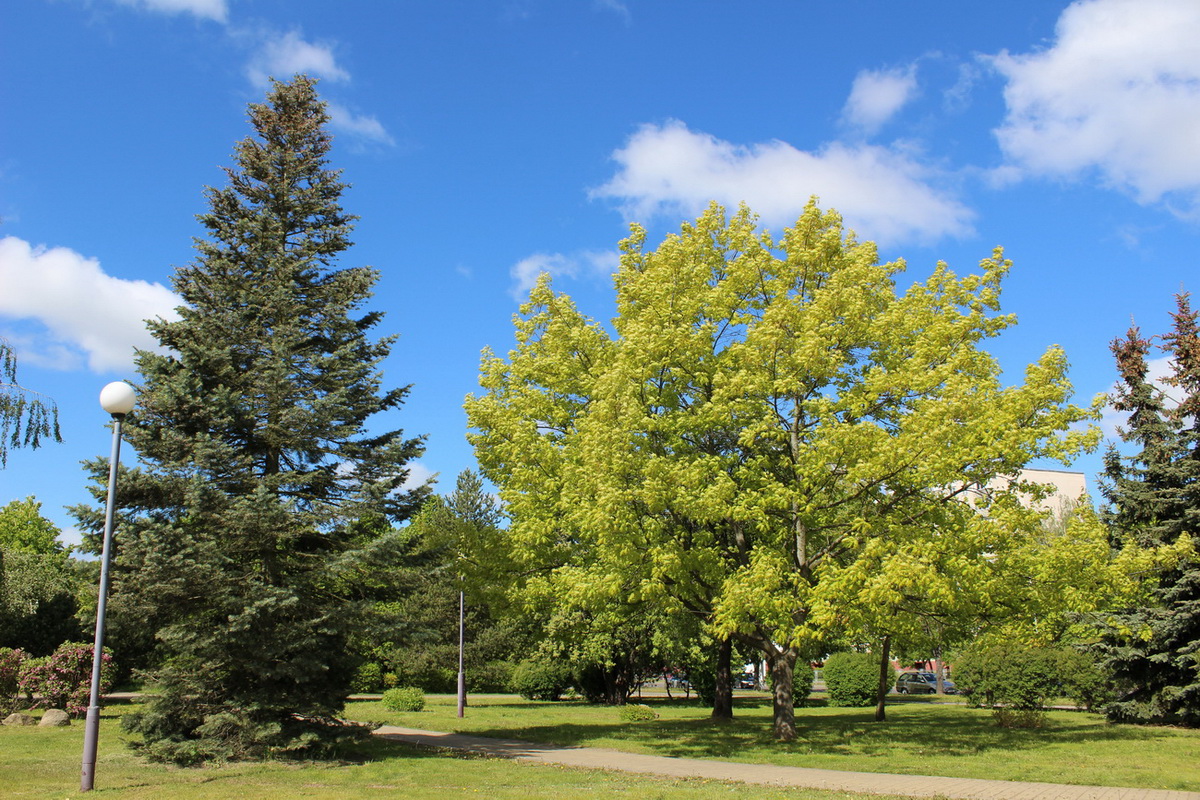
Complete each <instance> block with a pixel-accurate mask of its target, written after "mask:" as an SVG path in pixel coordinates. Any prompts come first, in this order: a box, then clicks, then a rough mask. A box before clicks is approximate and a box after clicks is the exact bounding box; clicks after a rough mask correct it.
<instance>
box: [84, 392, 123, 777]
mask: <svg viewBox="0 0 1200 800" xmlns="http://www.w3.org/2000/svg"><path fill="white" fill-rule="evenodd" d="M124 419H125V415H124V414H113V445H112V458H110V459H109V462H108V506H107V508H106V509H105V512H104V546H103V549H102V550H101V554H100V596H99V598H98V599H97V602H96V643H95V645H94V649H93V651H92V691H91V694H90V696H89V700H88V710H87V721H86V722H85V723H84V732H83V776H82V779H81V780H80V784H79V789H80V791H84V792H90V791H91V790H92V782H93V780H94V779H95V777H96V746H97V737H98V736H99V735H100V665H101V663H102V662H103V658H104V614H105V611H106V609H107V606H108V567H109V563H110V562H111V561H112V533H113V514H114V512H115V509H116V498H117V464H118V463H119V462H120V459H121V422H122V421H123V420H124Z"/></svg>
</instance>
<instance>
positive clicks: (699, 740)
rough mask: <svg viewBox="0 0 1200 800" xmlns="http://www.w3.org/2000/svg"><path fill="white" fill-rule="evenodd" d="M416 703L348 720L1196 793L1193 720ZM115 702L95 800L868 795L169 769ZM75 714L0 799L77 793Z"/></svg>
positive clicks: (1198, 738)
mask: <svg viewBox="0 0 1200 800" xmlns="http://www.w3.org/2000/svg"><path fill="white" fill-rule="evenodd" d="M428 700H429V703H428V705H427V707H426V710H425V711H422V712H419V713H408V714H399V713H395V712H390V711H387V710H385V709H384V708H383V707H382V705H380V704H379V703H378V702H373V701H359V702H352V703H350V704H349V705H348V706H347V717H349V718H352V719H358V720H363V721H373V722H378V723H388V724H395V725H402V726H407V727H414V728H426V729H432V730H443V731H450V730H456V731H462V732H469V733H476V734H482V735H490V736H499V737H509V738H523V739H531V740H535V741H545V742H555V743H559V744H566V745H594V746H603V747H612V748H616V749H620V750H627V751H631V752H643V753H656V754H659V755H667V756H685V757H696V758H711V759H726V760H733V761H746V762H751V763H775V764H786V765H794V766H809V767H824V768H830V769H842V770H863V771H876V772H901V773H920V774H931V775H950V776H969V777H979V778H995V779H1002V780H1034V781H1050V782H1061V783H1083V784H1102V785H1110V786H1129V787H1141V788H1170V789H1185V790H1192V791H1197V790H1200V767H1198V766H1197V763H1198V760H1197V759H1196V758H1195V753H1196V752H1200V731H1190V730H1182V729H1174V728H1142V727H1130V726H1114V725H1108V724H1107V723H1106V722H1104V720H1103V719H1102V718H1101V717H1099V716H1097V715H1093V714H1085V713H1079V712H1052V713H1051V714H1050V718H1049V723H1048V725H1047V726H1046V727H1045V728H1043V729H1040V730H1032V731H1028V730H1027V731H1009V730H1003V729H1000V728H996V727H995V725H994V724H993V723H992V720H991V716H990V714H989V713H988V712H986V711H981V710H976V709H968V708H966V707H963V706H957V705H951V704H945V703H936V702H928V701H924V700H902V701H898V702H896V703H895V704H893V705H891V706H889V709H888V721H887V722H885V723H882V724H880V723H876V722H874V721H873V720H872V712H871V710H870V709H835V708H825V707H821V706H817V707H810V708H804V709H799V710H798V713H797V720H798V722H799V726H800V738H799V739H798V740H797V741H796V742H792V743H789V744H781V743H778V742H775V741H773V740H772V739H771V736H770V720H771V712H770V705H769V701H767V700H766V699H765V698H764V697H757V696H742V697H739V698H738V700H737V705H736V709H735V714H736V718H735V719H734V721H733V722H726V723H717V722H713V721H712V720H711V719H710V718H709V716H708V709H706V708H704V707H702V706H700V705H699V704H698V703H687V702H680V701H673V702H669V701H666V700H665V699H647V700H646V702H647V704H648V705H651V706H652V707H653V708H655V710H657V711H658V712H659V714H660V715H661V716H660V718H659V719H658V720H656V721H653V722H636V723H627V722H621V721H620V719H619V717H618V712H617V710H616V709H613V708H607V707H602V706H588V705H585V704H583V703H579V702H574V701H571V702H562V703H539V702H529V701H524V700H521V699H519V698H516V697H513V696H510V695H490V696H473V697H472V698H471V705H470V706H469V707H468V708H467V712H466V717H465V718H463V719H461V720H460V719H458V718H457V717H456V716H455V700H454V697H452V696H441V695H432V696H430V697H429V698H428ZM128 708H130V706H127V705H120V704H113V705H111V706H109V707H107V708H106V709H105V711H104V715H103V718H102V729H101V738H100V757H99V760H98V763H97V767H96V791H95V792H94V793H93V796H95V797H97V798H103V797H114V798H158V797H169V798H171V800H191V799H192V798H237V799H238V800H254V799H256V798H278V797H313V798H367V797H388V796H400V795H403V796H405V797H410V798H441V797H478V796H484V797H488V798H489V800H490V798H555V800H569V799H571V798H585V797H597V796H616V797H630V798H634V797H636V798H685V797H686V798H698V799H699V800H708V798H792V799H793V800H832V798H839V797H846V798H849V797H863V796H859V795H850V794H843V793H837V792H819V791H813V790H799V789H794V790H792V789H774V788H769V787H763V786H747V785H740V784H727V783H721V782H718V781H704V780H678V779H662V778H651V777H642V776H633V775H624V774H620V773H607V772H601V771H586V770H575V769H568V768H561V767H550V766H537V765H529V764H520V763H513V762H509V761H505V760H499V759H489V758H478V757H464V756H461V755H456V754H451V753H439V752H431V751H427V750H422V749H419V748H412V747H408V746H406V745H403V744H399V743H395V742H389V741H380V740H374V741H372V742H370V743H369V744H367V745H366V746H364V747H362V748H361V749H359V750H357V751H355V752H353V753H348V754H347V757H346V759H345V760H344V761H341V762H338V763H294V762H275V763H265V764H231V765H219V766H208V767H203V768H183V769H181V768H175V767H168V766H165V765H161V764H151V763H148V762H146V761H144V760H143V759H141V758H140V757H139V756H137V755H136V754H135V753H134V752H132V751H131V750H130V749H129V748H128V747H126V746H125V744H124V739H125V737H124V735H123V734H121V733H120V731H119V727H118V722H119V720H118V717H119V716H120V714H121V713H124V711H126V710H128ZM82 741H83V725H82V724H81V723H79V722H77V723H75V724H74V725H72V726H71V727H69V728H60V729H53V728H36V727H28V728H17V727H3V726H0V796H3V797H28V798H33V797H39V798H41V797H46V798H68V797H78V796H79V795H80V793H79V761H80V756H81V751H82Z"/></svg>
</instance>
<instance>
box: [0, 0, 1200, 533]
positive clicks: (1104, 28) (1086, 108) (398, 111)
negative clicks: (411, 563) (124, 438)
mask: <svg viewBox="0 0 1200 800" xmlns="http://www.w3.org/2000/svg"><path fill="white" fill-rule="evenodd" d="M3 25H4V32H5V37H4V38H5V44H4V47H3V48H0V75H2V76H3V77H2V78H0V108H2V109H3V112H2V117H0V119H2V121H0V218H2V223H0V335H3V336H4V337H5V338H7V339H8V340H9V341H10V342H12V343H13V344H14V345H15V346H16V348H17V352H18V355H19V358H20V378H21V381H22V383H23V384H25V385H27V386H29V387H32V388H36V389H37V390H39V391H42V392H44V393H46V394H48V395H50V396H52V397H53V398H55V399H56V400H57V402H58V404H59V407H60V410H61V419H62V426H63V435H64V437H65V439H66V441H65V442H64V443H63V444H50V445H46V446H44V447H43V448H41V449H39V450H36V451H25V450H17V451H13V452H11V453H10V455H9V463H8V467H7V469H5V470H3V471H0V503H2V502H7V501H8V500H10V499H14V498H21V497H25V496H27V495H34V496H36V497H37V498H38V499H39V500H41V501H42V502H43V504H44V506H43V513H45V514H46V516H48V517H50V518H51V519H53V520H55V521H56V522H57V523H59V524H60V525H62V526H64V527H69V526H70V525H71V524H72V523H73V520H72V519H71V517H70V516H69V515H68V514H67V513H66V511H65V509H64V506H66V505H70V504H72V503H77V502H82V501H85V500H87V494H86V492H85V480H84V476H83V474H82V472H81V470H80V467H79V462H80V461H81V460H82V459H84V458H90V457H94V456H96V455H101V454H107V452H108V447H109V438H108V437H109V433H108V432H107V430H106V428H105V426H106V424H107V417H106V415H105V414H104V413H103V412H102V411H101V410H100V408H99V406H98V403H97V399H96V398H97V395H98V393H99V391H100V389H101V387H103V386H104V384H105V383H107V382H109V381H112V380H117V379H126V380H130V381H131V382H135V383H136V382H137V380H138V376H137V374H136V373H135V372H134V370H133V368H132V349H133V347H135V346H142V347H146V346H151V345H152V342H151V341H150V340H149V339H148V338H147V336H146V334H145V331H144V328H143V325H142V320H144V319H145V318H147V317H152V316H157V315H169V314H170V313H171V309H172V308H173V307H174V305H175V304H176V303H175V299H174V297H173V295H172V294H171V291H170V289H169V286H170V284H169V279H170V276H171V273H172V269H173V267H174V266H175V265H182V264H185V263H187V262H188V261H189V260H190V259H191V258H192V249H191V243H192V237H193V236H197V235H199V234H200V227H199V225H198V224H197V223H196V221H195V215H196V214H197V213H200V212H202V211H204V209H205V207H204V202H203V198H202V189H203V187H204V186H205V185H222V184H223V181H224V175H223V173H222V172H221V169H220V168H221V166H223V165H228V164H230V163H231V158H230V153H231V151H232V148H233V145H234V143H235V142H236V141H237V140H238V139H240V138H242V137H243V136H245V135H246V134H247V132H248V130H249V129H248V126H247V124H246V121H245V107H246V104H247V103H248V102H254V101H258V100H260V99H261V98H262V96H263V92H264V86H265V82H266V76H268V75H274V76H277V77H287V76H290V75H291V74H293V73H295V72H297V71H303V72H307V73H309V74H311V75H314V76H317V77H319V78H320V79H321V83H320V86H319V89H320V91H321V93H322V96H323V97H324V98H325V99H326V100H327V101H328V103H329V107H330V112H331V115H332V117H333V123H332V130H333V132H334V134H335V144H334V151H333V154H332V163H333V165H334V166H336V167H339V168H341V169H343V170H344V177H345V179H346V180H347V181H349V182H350V183H351V184H352V188H351V189H350V190H349V191H348V192H347V193H346V194H345V196H344V198H343V200H344V205H345V207H346V208H347V210H348V211H350V212H352V213H355V214H358V215H360V217H361V221H360V222H359V225H358V228H357V230H356V232H355V237H354V238H355V241H356V246H355V247H354V248H353V249H352V250H351V251H350V252H349V253H347V254H346V256H345V257H344V259H343V261H342V264H343V265H344V266H354V265H361V264H369V265H372V266H374V267H376V268H377V269H379V270H380V271H381V273H382V279H381V280H380V282H379V284H378V286H377V287H376V288H377V291H376V296H375V298H374V300H373V301H372V305H373V307H375V308H379V309H382V310H385V311H386V312H387V317H386V319H385V322H384V323H383V324H382V325H381V326H380V328H379V329H378V332H379V333H380V334H381V335H383V334H393V333H395V334H399V335H400V339H399V341H398V343H397V345H396V347H395V349H394V351H393V355H392V357H391V358H390V359H389V360H388V361H387V362H386V364H385V379H386V381H387V382H388V384H389V385H397V384H408V383H411V384H413V388H412V393H411V396H410V400H409V402H408V404H407V405H406V406H405V407H404V408H403V409H402V410H401V411H399V412H398V413H397V415H396V417H395V419H390V420H384V421H381V423H380V424H381V425H383V424H387V425H389V426H390V425H395V424H399V425H401V426H403V427H404V428H405V429H406V431H408V432H409V433H413V434H417V433H421V434H427V435H428V437H429V438H428V450H427V452H426V454H425V455H424V456H423V457H422V458H421V459H420V461H419V463H418V464H417V465H416V466H415V471H416V473H417V474H418V475H419V476H422V477H423V476H428V475H432V474H435V473H436V474H439V475H440V476H441V483H440V485H439V488H440V489H441V490H444V491H448V490H449V489H450V488H452V487H453V482H454V476H455V475H456V474H457V473H458V472H459V471H460V470H462V469H465V468H468V467H472V466H473V465H474V459H473V456H472V453H471V450H470V447H469V446H468V445H467V443H466V441H465V439H464V434H465V431H466V422H465V417H464V414H463V412H462V400H463V396H464V395H465V394H466V393H467V392H470V391H472V390H473V389H474V388H475V386H476V380H477V375H478V365H479V354H480V351H481V349H482V348H484V347H485V346H490V347H492V348H493V349H495V350H497V351H499V352H504V351H507V350H508V349H509V347H510V345H511V343H512V315H513V313H514V312H515V311H516V308H517V305H518V301H519V298H520V297H521V296H522V292H523V291H524V290H525V289H526V288H527V287H528V286H529V285H530V284H531V283H532V280H533V278H534V277H535V276H536V275H537V273H538V272H539V271H541V270H547V271H549V272H551V273H552V274H553V275H554V276H555V285H556V288H557V289H558V290H560V291H565V292H567V293H569V294H571V295H572V296H573V297H574V298H575V299H576V301H577V303H578V304H579V305H580V306H581V308H582V309H583V310H584V311H585V312H587V313H589V314H590V315H592V316H594V317H596V318H598V319H608V318H609V317H610V316H611V314H612V299H611V295H612V290H611V282H610V280H609V275H610V273H611V271H612V269H613V267H614V266H615V263H616V247H617V243H618V242H619V240H620V239H621V238H622V237H623V236H624V235H625V233H626V232H627V227H628V224H629V222H631V221H638V222H641V223H644V224H646V225H647V227H648V228H649V230H650V233H651V241H657V240H658V239H660V238H661V237H662V235H663V234H665V233H666V232H668V231H671V230H674V229H677V228H678V225H679V223H680V222H681V221H682V220H684V219H686V218H691V217H693V216H695V215H696V214H697V213H698V212H699V210H700V209H701V208H703V207H704V206H705V205H706V204H707V203H708V202H709V201H710V200H718V201H720V202H722V203H725V204H727V205H729V206H734V205H736V204H737V203H738V202H740V201H745V202H747V203H748V204H749V205H750V206H751V207H752V208H753V209H754V210H755V211H757V212H758V213H759V214H760V216H761V217H762V220H763V223H764V224H765V225H766V226H768V227H769V228H770V229H771V230H773V231H776V232H778V231H780V230H781V229H782V227H783V226H784V225H785V224H787V223H789V222H791V221H793V220H794V219H795V218H796V216H797V215H798V214H799V211H800V209H801V207H802V206H803V204H804V202H805V201H806V200H807V199H808V197H809V196H810V195H814V194H815V195H818V196H819V197H820V198H821V202H822V205H824V206H827V207H833V208H836V209H838V210H839V211H841V212H842V213H843V215H844V216H845V217H846V219H847V222H848V223H849V224H850V225H851V226H852V227H853V228H854V229H855V230H856V231H857V233H858V234H859V236H860V238H866V239H873V240H875V241H877V242H878V243H879V245H880V248H881V255H882V256H883V257H884V258H887V259H891V258H896V257H904V258H905V259H906V260H907V262H908V265H909V274H910V276H911V278H910V280H918V279H921V278H923V277H924V276H925V275H927V274H928V272H929V271H930V270H931V269H932V267H933V265H934V264H935V263H936V262H937V261H938V260H944V261H946V262H947V263H948V264H950V266H951V267H952V268H953V269H955V270H956V271H958V272H960V273H962V272H967V271H969V270H971V269H973V268H974V267H975V266H976V265H977V264H978V262H979V260H980V259H983V258H985V257H987V256H988V255H989V254H990V253H991V250H992V248H993V247H995V246H997V245H1003V246H1004V247H1005V248H1006V253H1007V255H1008V256H1009V257H1010V258H1011V259H1012V260H1013V262H1014V268H1013V271H1012V274H1011V277H1010V279H1009V280H1008V282H1007V284H1006V287H1005V291H1004V296H1003V305H1004V309H1005V310H1006V311H1009V312H1014V313H1016V314H1017V315H1018V318H1019V320H1020V322H1019V324H1018V325H1017V327H1016V328H1014V329H1011V330H1009V331H1008V332H1006V333H1005V334H1004V335H1003V336H1002V337H1001V338H1000V339H999V340H996V341H994V342H993V343H992V346H991V348H990V349H991V350H992V352H994V353H995V354H996V355H997V357H998V358H999V359H1000V361H1001V363H1002V365H1003V366H1004V368H1005V370H1006V376H1008V377H1009V379H1010V380H1011V381H1016V380H1019V378H1020V373H1021V370H1023V368H1024V366H1025V365H1026V364H1027V363H1029V362H1030V361H1032V360H1034V359H1035V358H1037V357H1038V356H1039V355H1040V354H1041V353H1042V352H1043V351H1044V350H1045V348H1046V347H1048V346H1049V345H1051V344H1060V345H1062V346H1063V347H1064V348H1065V349H1066V351H1067V354H1068V357H1069V358H1070V361H1071V364H1072V373H1071V374H1072V379H1073V381H1074V383H1075V386H1076V390H1077V396H1076V399H1077V400H1078V401H1079V402H1082V403H1087V402H1090V400H1091V398H1092V397H1093V396H1094V395H1096V394H1097V393H1100V392H1104V391H1106V390H1107V389H1108V388H1109V387H1110V386H1111V384H1112V381H1113V367H1112V360H1111V355H1110V353H1109V350H1108V343H1109V342H1110V341H1111V340H1112V339H1113V338H1114V337H1115V336H1118V335H1121V334H1122V333H1123V332H1124V331H1125V330H1126V328H1127V327H1128V326H1129V323H1130V320H1131V319H1133V320H1135V321H1136V322H1137V323H1138V324H1139V325H1141V326H1142V327H1143V329H1144V330H1145V331H1146V332H1148V333H1160V332H1163V331H1165V330H1166V329H1167V326H1168V323H1169V319H1168V313H1169V311H1170V310H1171V309H1172V308H1173V295H1174V294H1175V293H1176V292H1179V291H1180V290H1182V289H1192V290H1195V289H1197V288H1198V287H1197V281H1196V280H1195V275H1196V274H1197V268H1196V263H1195V251H1196V245H1197V244H1198V235H1200V146H1197V143H1198V142H1200V48H1198V47H1196V45H1195V42H1197V41H1200V4H1197V3H1195V2H1194V0H1081V1H1080V2H1075V3H1066V2H1048V1H1047V0H1013V1H1011V2H1007V3H995V2H963V0H929V1H928V2H921V3H914V2H907V3H904V2H888V1H885V0H874V1H871V2H868V1H867V0H845V2H840V3H817V2H808V1H807V0H791V1H788V0H761V1H759V2H751V3H732V2H701V1H700V0H691V1H690V2H685V1H684V0H674V1H671V2H668V1H667V0H661V1H658V2H652V1H651V0H496V1H495V2H485V1H484V0H475V1H468V0H409V1H407V2H401V1H400V0H396V1H395V2H384V1H383V0H373V1H367V0H339V2H336V3H331V2H326V1H320V2H317V1H312V2H308V1H304V0H45V1H43V0H19V1H18V2H17V3H14V4H11V5H10V6H8V7H7V8H6V10H5V11H4V22H3ZM1160 367H1161V365H1160ZM1114 424H1115V421H1114V418H1113V417H1112V416H1111V415H1109V417H1107V418H1106V421H1105V430H1106V432H1107V433H1109V434H1110V435H1111V434H1112V431H1113V425H1114ZM127 457H128V456H127ZM1075 468H1076V469H1080V470H1083V471H1086V472H1087V473H1088V480H1089V488H1091V489H1092V490H1093V492H1094V490H1095V483H1094V479H1093V478H1094V474H1095V472H1096V470H1097V469H1098V468H1099V457H1098V456H1091V457H1087V458H1084V459H1082V460H1080V461H1079V462H1078V463H1077V464H1076V466H1075ZM65 538H66V539H67V540H71V539H73V538H75V537H74V534H73V532H72V531H67V532H66V534H65Z"/></svg>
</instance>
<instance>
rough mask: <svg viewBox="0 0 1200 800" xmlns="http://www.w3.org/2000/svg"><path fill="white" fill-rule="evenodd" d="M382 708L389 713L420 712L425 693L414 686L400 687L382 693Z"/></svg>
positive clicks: (423, 703) (423, 704)
mask: <svg viewBox="0 0 1200 800" xmlns="http://www.w3.org/2000/svg"><path fill="white" fill-rule="evenodd" d="M383 707H384V708H386V709H388V710H389V711H421V710H423V709H424V708H425V693H424V692H422V691H421V690H420V689H418V688H417V687H415V686H401V687H399V688H397V689H388V690H387V691H386V692H384V693H383Z"/></svg>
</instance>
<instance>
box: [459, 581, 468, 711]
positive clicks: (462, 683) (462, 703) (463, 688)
mask: <svg viewBox="0 0 1200 800" xmlns="http://www.w3.org/2000/svg"><path fill="white" fill-rule="evenodd" d="M459 580H460V581H461V580H462V578H461V577H460V578H459ZM465 609H466V598H465V596H464V595H463V590H462V589H459V590H458V716H460V717H461V716H462V715H463V709H464V708H466V707H467V675H466V672H464V671H463V650H464V647H463V645H464V644H465V638H464V635H463V634H464V628H465V627H466V626H465V624H464V623H465V619H464V617H465V616H466V614H465Z"/></svg>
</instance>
